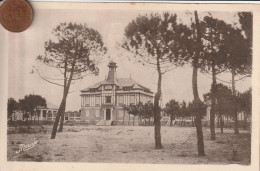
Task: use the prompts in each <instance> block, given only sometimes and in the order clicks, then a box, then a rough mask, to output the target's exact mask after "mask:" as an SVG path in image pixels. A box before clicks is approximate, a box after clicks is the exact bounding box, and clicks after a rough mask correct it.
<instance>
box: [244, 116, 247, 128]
mask: <svg viewBox="0 0 260 171" xmlns="http://www.w3.org/2000/svg"><path fill="white" fill-rule="evenodd" d="M244 129H245V130H247V113H245V112H244Z"/></svg>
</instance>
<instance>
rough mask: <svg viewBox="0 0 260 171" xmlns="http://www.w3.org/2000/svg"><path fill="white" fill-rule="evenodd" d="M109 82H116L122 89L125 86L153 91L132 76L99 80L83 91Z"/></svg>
mask: <svg viewBox="0 0 260 171" xmlns="http://www.w3.org/2000/svg"><path fill="white" fill-rule="evenodd" d="M107 84H115V85H117V86H118V87H119V89H122V88H123V87H132V88H133V89H143V90H146V91H148V92H151V90H150V89H149V88H147V87H145V86H142V85H141V84H139V83H138V82H137V81H135V80H133V79H132V78H118V79H116V80H113V81H109V80H103V81H101V82H98V83H96V84H94V85H92V86H89V87H87V88H85V89H83V90H81V91H82V92H84V91H88V90H90V89H96V88H98V87H100V86H101V85H107Z"/></svg>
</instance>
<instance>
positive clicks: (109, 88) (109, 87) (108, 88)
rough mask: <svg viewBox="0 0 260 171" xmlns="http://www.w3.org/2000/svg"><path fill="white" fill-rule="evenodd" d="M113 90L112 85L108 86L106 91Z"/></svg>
mask: <svg viewBox="0 0 260 171" xmlns="http://www.w3.org/2000/svg"><path fill="white" fill-rule="evenodd" d="M112 89H113V87H112V85H106V86H105V90H112Z"/></svg>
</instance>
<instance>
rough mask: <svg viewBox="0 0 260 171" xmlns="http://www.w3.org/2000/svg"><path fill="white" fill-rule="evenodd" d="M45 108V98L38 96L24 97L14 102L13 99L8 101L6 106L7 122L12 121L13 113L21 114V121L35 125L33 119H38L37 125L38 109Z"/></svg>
mask: <svg viewBox="0 0 260 171" xmlns="http://www.w3.org/2000/svg"><path fill="white" fill-rule="evenodd" d="M44 107H46V100H45V98H43V97H41V96H40V95H33V94H30V95H26V96H24V98H23V99H19V100H18V101H16V100H15V99H14V98H9V99H8V104H7V118H8V120H11V121H13V116H15V112H18V113H20V114H22V119H23V120H26V121H29V120H30V121H31V123H33V124H35V123H36V122H35V118H37V119H38V123H39V117H40V116H39V113H37V109H38V108H44Z"/></svg>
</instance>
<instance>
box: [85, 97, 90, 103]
mask: <svg viewBox="0 0 260 171" xmlns="http://www.w3.org/2000/svg"><path fill="white" fill-rule="evenodd" d="M85 100H86V101H85V103H86V105H89V103H90V97H89V96H86V97H85Z"/></svg>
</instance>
